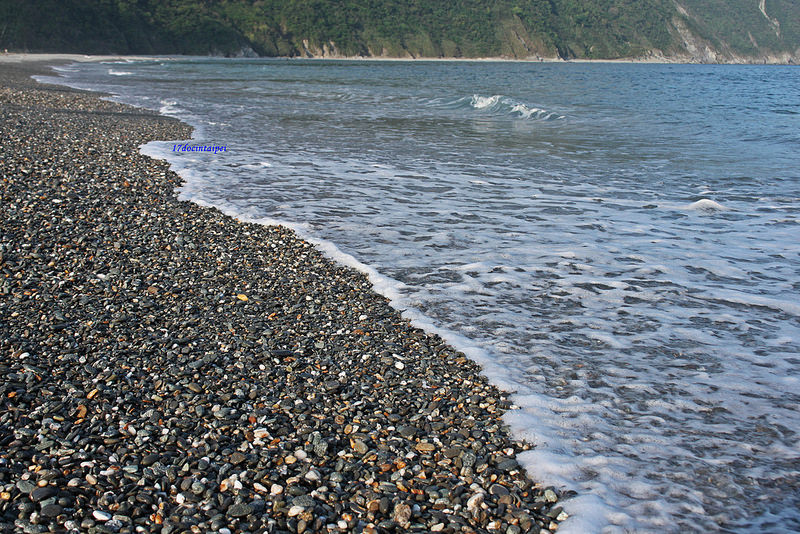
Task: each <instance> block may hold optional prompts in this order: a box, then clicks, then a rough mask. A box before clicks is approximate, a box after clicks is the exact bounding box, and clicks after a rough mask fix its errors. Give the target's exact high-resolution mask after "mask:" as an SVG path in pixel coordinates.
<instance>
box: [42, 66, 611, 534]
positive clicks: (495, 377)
mask: <svg viewBox="0 0 800 534" xmlns="http://www.w3.org/2000/svg"><path fill="white" fill-rule="evenodd" d="M37 78H39V77H37V76H35V77H34V79H37ZM41 78H46V81H45V80H38V79H37V81H41V82H43V83H55V84H60V85H65V86H68V87H71V86H70V84H69V83H68V81H69V80H66V79H64V78H63V77H53V76H49V77H46V76H42V77H41ZM78 88H80V87H78ZM108 99H109V100H111V99H114V100H117V101H120V99H121V96H120V95H113V96H112V97H110V98H108ZM123 103H126V104H128V105H132V106H134V107H136V106H135V105H133V104H130V103H127V102H123ZM139 107H142V106H139ZM145 109H146V108H145ZM176 115H179V113H176ZM178 118H180V119H181V120H183V121H184V122H186V123H188V124H190V125H191V126H192V127H194V129H195V130H194V131H195V133H196V134H197V133H199V132H202V125H201V124H200V123H199V121H192V120H191V117H185V116H184V117H178ZM195 123H196V124H195ZM195 140H197V136H196V135H193V136H192V141H195ZM169 143H171V142H169V141H153V142H151V143H146V144H144V145H141V146H140V147H139V151H140V153H142V154H143V155H145V156H148V157H151V158H153V159H161V160H165V161H168V160H167V159H166V158H165V157H163V156H164V152H162V151H165V150H166V149H164V148H163V147H162V144H169ZM170 168H171V169H173V170H174V171H175V172H177V173H178V175H180V176H181V177H182V178H183V180H184V186H183V187H181V188H179V199H181V200H189V201H191V202H194V203H195V204H197V205H198V206H202V207H214V208H216V209H218V210H220V211H221V212H222V213H224V214H226V215H229V216H230V217H232V218H234V219H236V220H239V221H242V222H249V223H256V224H262V225H268V226H275V225H277V226H283V227H286V228H289V229H291V230H293V231H294V232H295V233H296V234H297V235H298V236H299V237H300V238H301V239H304V240H306V241H308V242H309V243H311V244H312V245H314V246H315V247H317V248H318V249H319V250H320V251H321V252H322V253H323V254H324V255H325V256H327V257H328V258H330V259H332V260H333V261H336V262H338V263H340V264H341V265H344V266H346V267H350V268H352V269H355V270H357V271H358V272H361V273H363V274H365V275H366V276H367V278H368V280H369V281H370V283H371V284H372V287H373V290H374V291H375V292H376V293H378V294H380V295H383V296H384V297H386V298H387V299H389V303H390V305H391V306H392V307H393V308H394V309H396V310H398V311H400V313H401V316H402V317H403V318H405V319H407V320H408V321H409V322H410V323H411V324H412V325H413V326H415V327H417V328H420V329H422V330H424V331H426V332H428V333H430V334H435V335H438V336H439V337H441V338H442V339H443V340H444V341H445V342H446V343H448V344H449V345H450V346H452V347H453V348H455V349H456V350H458V351H461V352H462V353H464V354H465V355H466V356H467V357H468V358H470V359H471V360H473V361H474V362H476V363H477V364H478V365H480V366H481V369H482V371H483V374H484V375H485V376H486V377H487V378H488V379H489V380H490V381H491V382H492V383H493V384H494V385H495V386H496V387H498V388H499V389H501V390H503V391H505V392H507V393H514V392H520V391H522V392H525V393H528V394H530V389H529V387H528V386H526V385H525V384H523V383H521V382H519V381H518V380H516V379H514V378H513V377H512V376H511V375H510V374H509V371H508V369H507V368H505V367H503V366H502V365H500V364H498V363H497V361H496V360H495V359H493V358H491V357H490V354H489V352H488V351H487V350H486V349H484V348H482V347H480V346H478V345H477V344H475V342H474V341H472V340H470V339H469V338H467V337H465V336H463V335H461V334H458V333H456V332H454V331H452V330H448V329H446V328H442V327H440V326H438V325H436V324H435V322H434V321H433V320H432V319H431V318H429V317H427V316H426V315H425V314H423V313H422V312H421V311H419V310H417V309H416V308H414V307H413V306H411V305H409V304H408V303H407V301H406V299H404V297H403V295H402V289H403V288H404V287H406V286H405V284H403V283H402V282H400V281H398V280H394V279H392V278H390V277H388V276H385V275H383V274H381V273H380V272H378V271H377V270H376V269H375V268H374V267H371V266H369V265H367V264H365V263H362V262H360V261H359V260H358V259H356V258H355V257H354V256H353V255H351V254H348V253H345V252H343V251H341V250H340V249H339V248H338V247H337V246H336V245H335V244H334V243H333V242H330V241H327V240H324V239H320V238H317V237H316V236H313V235H311V233H310V231H309V225H308V224H303V223H296V222H291V221H284V220H278V219H272V218H268V217H250V216H246V215H242V214H240V213H237V212H236V211H235V210H234V209H233V208H232V207H220V206H217V205H214V204H211V203H209V202H206V201H203V200H201V199H198V198H192V197H191V195H190V194H189V192H188V189H189V187H186V186H189V179H188V177H187V176H186V175H185V174H181V170H180V169H177V168H176V166H175V165H174V164H173V163H171V162H170ZM185 170H186V171H188V169H185ZM512 399H513V397H512ZM541 400H542V401H544V400H545V399H544V398H542V399H541ZM520 412H521V411H520V410H510V411H508V412H506V414H505V415H504V416H503V420H504V421H505V422H506V423H507V424H509V427H511V428H512V435H513V436H514V437H515V438H517V439H524V436H522V435H520V433H519V432H514V431H513V427H514V425H513V424H512V422H513V421H514V419H515V417H514V416H515V415H516V414H518V413H520ZM541 452H542V453H544V452H545V451H541ZM566 461H567V460H566V459H563V462H566ZM521 462H522V463H523V464H525V463H528V462H524V461H523V460H522V459H521ZM528 466H530V463H528ZM523 467H525V466H524V465H523ZM565 467H566V466H565ZM527 471H528V473H529V474H531V473H532V471H531V469H530V467H527ZM539 482H543V483H547V481H546V480H540V481H539ZM589 503H595V505H594V506H589ZM600 503H601V501H600V499H599V498H598V497H595V496H593V495H583V496H580V497H578V498H572V499H568V500H565V501H564V502H560V503H559V505H560V506H562V507H563V509H564V510H565V511H566V512H567V513H568V514H569V515H570V518H569V519H567V520H566V521H562V522H561V523H560V525H559V527H560V528H559V532H560V533H561V534H578V533H582V532H587V531H588V530H587V528H588V527H590V526H591V530H594V531H596V532H599V531H600V530H599V527H601V526H605V525H608V520H607V517H608V509H607V507H605V506H602V504H600ZM576 512H580V516H579V517H576V518H573V517H572V515H573V514H575V513H576ZM603 518H606V519H603Z"/></svg>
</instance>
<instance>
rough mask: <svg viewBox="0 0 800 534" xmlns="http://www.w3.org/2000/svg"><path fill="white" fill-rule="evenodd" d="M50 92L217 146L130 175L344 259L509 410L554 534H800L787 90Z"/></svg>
mask: <svg viewBox="0 0 800 534" xmlns="http://www.w3.org/2000/svg"><path fill="white" fill-rule="evenodd" d="M61 71H62V75H63V78H61V79H60V81H61V83H64V82H65V81H66V83H68V84H70V85H73V86H77V87H84V88H92V89H101V90H104V91H108V92H112V93H115V94H117V95H119V97H118V98H119V99H120V100H122V101H125V102H128V103H132V104H136V105H140V106H144V107H149V108H152V109H160V110H161V111H162V113H166V114H169V115H174V116H177V117H180V118H182V119H184V120H187V121H188V122H190V123H191V124H193V125H195V126H196V127H197V128H198V129H197V131H196V135H195V140H194V141H193V142H192V143H191V144H194V145H200V144H208V145H211V144H213V145H225V146H226V147H227V151H226V152H223V153H217V154H210V153H197V152H195V153H182V152H175V151H173V150H174V144H173V143H151V144H150V145H148V147H147V148H146V151H147V153H150V154H152V155H156V156H158V157H163V158H166V159H168V160H169V161H170V162H171V163H172V164H173V165H174V167H175V168H176V170H178V171H179V172H180V173H181V174H182V175H183V176H184V178H185V179H186V180H187V183H186V185H185V186H184V187H183V189H182V191H181V195H182V196H183V197H184V198H187V199H192V200H195V201H197V202H200V203H204V204H212V205H215V206H218V207H220V208H221V209H223V210H225V211H226V212H228V213H231V214H234V215H237V216H239V217H242V218H247V219H258V220H265V221H266V220H270V221H281V222H284V223H287V224H290V225H292V226H293V227H295V228H297V229H298V230H300V231H301V232H302V233H303V234H304V235H306V236H310V237H313V238H316V239H317V240H322V242H323V243H324V244H325V245H326V246H328V247H329V251H330V252H331V253H332V254H334V255H338V256H339V257H340V258H341V259H349V260H350V261H351V263H352V262H353V261H358V262H360V265H361V266H362V267H363V268H365V269H367V270H370V271H371V272H372V273H373V275H374V276H375V280H376V281H377V282H378V283H379V284H380V287H379V289H380V290H382V291H383V292H384V293H387V294H388V295H389V296H391V297H392V298H393V300H394V302H395V305H396V306H398V307H400V308H402V309H408V310H410V311H409V316H412V317H416V318H417V320H418V322H419V323H420V324H426V325H427V326H428V327H429V328H432V329H436V328H438V329H443V330H442V331H443V333H444V334H445V335H446V336H448V339H450V340H452V341H454V342H456V343H458V344H459V345H460V346H462V347H463V348H464V349H465V350H467V351H468V352H469V353H470V354H471V355H472V356H473V357H475V358H477V359H478V360H479V361H480V362H481V363H482V365H484V368H485V371H486V373H487V374H488V375H489V376H490V377H491V378H492V379H493V380H494V381H495V382H496V383H498V384H499V385H501V386H503V387H506V388H509V389H511V390H514V391H516V392H517V394H516V395H515V397H514V401H515V403H516V404H517V405H518V406H519V407H520V409H519V410H516V411H514V412H512V413H511V414H509V415H508V416H507V420H508V421H509V423H510V424H511V425H512V427H513V428H514V430H515V431H516V432H517V433H518V434H520V435H523V436H525V437H527V438H528V439H530V440H531V441H532V442H533V443H534V444H535V445H536V448H535V449H534V450H533V451H531V452H529V453H527V456H523V458H522V461H523V462H524V464H525V465H526V467H527V468H528V469H529V471H530V472H531V474H532V475H533V477H534V478H536V479H540V480H544V481H545V482H547V483H551V484H555V485H557V486H559V487H562V488H564V489H572V490H575V491H577V492H578V494H579V496H578V497H577V498H575V499H573V500H571V501H568V502H567V503H566V509H567V510H568V511H569V512H570V513H571V514H572V515H573V517H572V518H570V519H569V520H568V521H566V522H565V523H564V524H563V526H562V529H560V532H570V531H571V532H585V531H601V530H602V529H605V530H607V531H609V532H617V531H625V530H630V531H637V532H642V531H653V532H671V531H683V530H686V529H689V530H692V531H695V530H704V531H730V532H745V531H750V529H754V530H755V531H769V532H790V531H797V530H800V512H798V509H800V489H798V488H800V480H798V479H799V478H800V475H799V473H800V441H798V429H799V428H800V424H799V423H800V414H798V408H797V407H798V405H800V395H799V394H798V391H800V384H799V383H798V382H799V377H800V171H799V170H798V169H800V156H798V154H800V70H798V69H797V68H792V67H752V66H697V65H694V66H684V65H616V64H531V63H484V62H481V63H463V62H458V63H448V62H430V63H428V62H386V63H381V62H369V63H359V62H316V61H286V60H214V59H180V60H164V61H143V62H129V63H125V64H81V65H74V66H69V67H63V68H61ZM331 243H333V244H335V248H333V247H332V246H331V245H330V244H331ZM353 258H354V259H353ZM378 273H379V275H378Z"/></svg>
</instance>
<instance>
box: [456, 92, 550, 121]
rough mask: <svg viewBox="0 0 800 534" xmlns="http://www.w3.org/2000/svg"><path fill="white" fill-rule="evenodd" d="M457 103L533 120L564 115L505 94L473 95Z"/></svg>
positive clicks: (497, 113) (489, 111)
mask: <svg viewBox="0 0 800 534" xmlns="http://www.w3.org/2000/svg"><path fill="white" fill-rule="evenodd" d="M455 104H457V105H458V106H459V107H462V106H469V107H471V108H472V109H474V110H477V111H482V112H485V113H490V114H492V115H506V116H511V117H514V118H518V119H533V120H545V121H549V120H559V119H563V118H564V116H563V115H559V114H558V113H555V112H552V111H548V110H546V109H542V108H538V107H535V106H530V105H528V104H525V103H524V102H519V101H518V100H514V99H513V98H510V97H507V96H503V95H492V96H483V95H478V94H475V95H472V96H469V97H464V98H460V99H458V100H456V102H455Z"/></svg>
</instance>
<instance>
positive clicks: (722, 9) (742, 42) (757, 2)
mask: <svg viewBox="0 0 800 534" xmlns="http://www.w3.org/2000/svg"><path fill="white" fill-rule="evenodd" d="M674 7H675V12H674V14H673V16H672V17H671V19H670V21H669V25H670V32H671V34H672V36H673V41H674V43H675V47H674V49H673V50H672V54H671V55H672V56H673V57H674V58H676V59H680V60H684V61H692V62H700V63H795V64H797V63H800V6H799V5H798V4H797V2H792V0H770V1H769V2H768V1H767V0H674Z"/></svg>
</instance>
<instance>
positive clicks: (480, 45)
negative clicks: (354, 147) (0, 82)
mask: <svg viewBox="0 0 800 534" xmlns="http://www.w3.org/2000/svg"><path fill="white" fill-rule="evenodd" d="M0 48H7V49H9V50H16V51H47V52H77V53H96V54H97V53H112V54H196V55H207V54H211V55H233V56H242V55H249V56H290V57H298V56H299V57H359V56H360V57H367V56H372V57H414V58H420V57H432V58H437V57H464V58H470V57H503V58H517V59H542V58H548V59H549V58H562V59H619V58H639V59H642V58H653V59H661V58H664V59H674V60H681V61H696V62H754V63H762V62H770V63H792V62H797V61H799V60H800V2H798V1H797V0H493V1H488V0H452V1H449V2H444V1H441V0H440V1H434V0H402V1H401V0H361V1H360V2H353V1H350V0H222V1H210V0H166V1H156V0H31V1H20V0H0Z"/></svg>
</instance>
